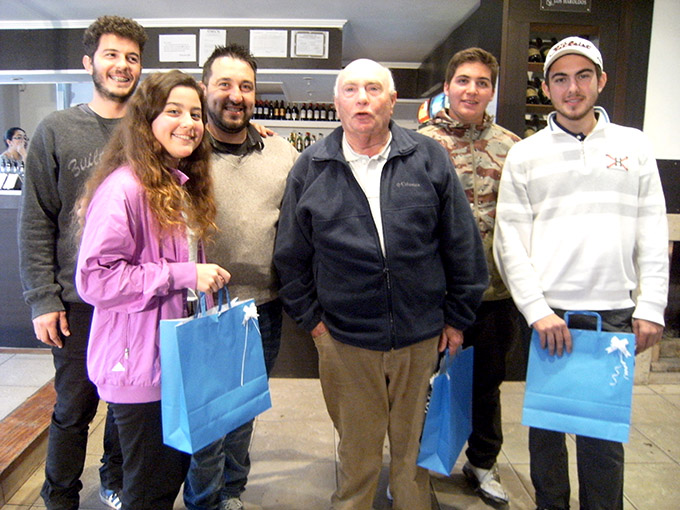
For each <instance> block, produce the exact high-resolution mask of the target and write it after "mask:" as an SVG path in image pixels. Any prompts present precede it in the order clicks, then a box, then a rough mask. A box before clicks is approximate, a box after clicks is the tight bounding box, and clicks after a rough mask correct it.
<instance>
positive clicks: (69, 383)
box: [40, 303, 123, 510]
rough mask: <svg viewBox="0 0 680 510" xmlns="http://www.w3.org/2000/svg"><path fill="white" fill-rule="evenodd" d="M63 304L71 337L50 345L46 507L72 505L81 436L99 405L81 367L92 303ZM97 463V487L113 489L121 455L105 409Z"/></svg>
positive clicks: (60, 509) (70, 508) (69, 509)
mask: <svg viewBox="0 0 680 510" xmlns="http://www.w3.org/2000/svg"><path fill="white" fill-rule="evenodd" d="M66 306H67V319H68V322H69V329H70V330H71V335H70V336H68V337H64V336H62V337H61V339H62V341H63V344H64V346H63V347H62V348H61V349H58V348H56V347H53V348H52V355H53V359H54V368H55V376H54V387H55V390H56V393H57V400H56V403H55V405H54V411H53V413H52V421H51V423H50V428H49V439H48V444H47V458H46V461H45V483H44V484H43V487H42V490H41V492H40V495H41V496H42V498H43V500H44V501H45V506H46V507H47V508H48V510H77V509H78V506H79V501H80V498H79V492H80V490H81V489H82V487H83V484H82V482H81V481H80V477H81V475H82V473H83V466H84V464H85V452H86V449H87V434H88V430H89V426H90V422H92V419H93V418H94V416H95V414H96V412H97V405H98V404H99V396H98V394H97V388H96V387H95V386H94V384H92V382H91V381H90V380H89V379H88V376H87V366H86V357H87V342H88V337H89V334H90V322H91V319H92V307H90V306H88V305H84V304H70V303H67V304H66ZM102 462H103V463H104V465H103V466H102V468H101V469H100V476H101V482H102V485H104V487H106V488H107V489H111V490H115V491H118V490H119V489H120V488H121V487H122V482H123V474H122V456H121V453H120V444H119V441H118V435H117V431H116V429H115V427H113V426H112V416H111V415H110V413H107V420H106V425H105V431H104V456H103V457H102Z"/></svg>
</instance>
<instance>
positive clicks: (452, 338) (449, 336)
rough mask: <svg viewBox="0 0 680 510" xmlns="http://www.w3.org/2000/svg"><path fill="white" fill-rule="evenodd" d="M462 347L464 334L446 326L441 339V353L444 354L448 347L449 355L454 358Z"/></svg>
mask: <svg viewBox="0 0 680 510" xmlns="http://www.w3.org/2000/svg"><path fill="white" fill-rule="evenodd" d="M461 345H463V332H462V331H461V330H459V329H456V328H454V327H453V326H449V325H448V324H445V325H444V330H443V331H442V334H441V336H440V337H439V352H444V351H445V350H446V348H447V347H448V348H449V354H450V355H451V356H453V355H454V354H456V351H457V350H458V348H459V347H460V346H461Z"/></svg>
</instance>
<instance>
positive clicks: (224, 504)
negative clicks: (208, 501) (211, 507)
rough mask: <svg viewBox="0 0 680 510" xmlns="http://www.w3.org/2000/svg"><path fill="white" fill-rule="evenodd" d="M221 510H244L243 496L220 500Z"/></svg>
mask: <svg viewBox="0 0 680 510" xmlns="http://www.w3.org/2000/svg"><path fill="white" fill-rule="evenodd" d="M220 510H243V501H241V498H229V499H223V500H222V501H221V502H220Z"/></svg>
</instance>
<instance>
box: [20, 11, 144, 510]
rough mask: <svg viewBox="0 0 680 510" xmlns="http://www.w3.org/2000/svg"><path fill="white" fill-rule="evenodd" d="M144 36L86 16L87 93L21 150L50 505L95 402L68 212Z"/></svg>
mask: <svg viewBox="0 0 680 510" xmlns="http://www.w3.org/2000/svg"><path fill="white" fill-rule="evenodd" d="M145 42H146V34H145V32H144V29H143V28H142V27H141V25H139V24H138V23H137V22H135V21H133V20H131V19H127V18H121V17H119V16H102V17H100V18H98V19H97V20H96V21H95V22H94V23H92V24H91V25H90V26H89V27H88V28H87V29H86V30H85V34H84V37H83V45H84V48H85V55H84V56H83V67H85V69H86V70H87V72H88V73H89V74H90V75H91V76H92V81H93V82H94V86H95V89H94V94H93V97H92V100H91V101H90V102H89V103H88V104H79V105H77V106H73V107H72V108H68V109H66V110H62V111H57V112H53V113H51V114H50V115H48V116H47V117H46V118H45V119H43V120H42V121H41V123H40V124H39V125H38V127H37V128H36V131H35V135H34V137H33V140H32V141H31V145H30V146H29V149H28V154H27V156H26V180H25V182H24V187H23V193H22V199H21V202H22V206H21V213H20V217H19V252H20V255H19V258H20V271H21V281H22V285H23V287H24V299H25V301H26V303H27V304H28V305H29V306H30V307H31V316H32V318H33V329H34V331H35V336H36V338H37V339H38V340H40V341H41V342H43V343H45V344H46V345H48V346H50V347H51V348H52V353H53V356H54V367H55V378H54V386H55V390H56V392H57V401H56V404H55V406H54V412H53V414H52V422H51V425H50V429H49V442H48V447H47V460H46V464H45V483H44V484H43V488H42V491H41V495H42V498H43V499H44V501H45V506H46V507H47V508H48V509H49V510H76V509H77V508H78V506H79V494H78V493H79V491H80V489H81V488H82V487H83V484H82V482H81V481H80V477H81V475H82V472H83V465H84V462H85V452H86V447H87V432H88V428H89V425H90V422H91V421H92V419H93V418H94V416H95V413H96V411H97V405H98V404H99V396H98V395H97V389H96V388H95V386H94V385H93V384H92V382H91V381H90V380H89V379H88V375H87V370H86V365H85V358H86V353H87V343H88V335H89V329H90V322H91V318H92V307H91V306H90V305H87V304H85V303H83V301H82V300H81V298H80V297H79V296H78V294H77V293H76V289H75V287H74V280H73V275H74V268H75V260H76V252H77V245H76V243H75V238H74V235H73V223H72V221H71V220H72V212H73V208H74V204H75V202H76V199H77V197H78V195H79V193H80V190H81V187H82V185H83V182H84V181H85V180H86V177H87V176H88V174H89V173H90V171H91V170H92V169H93V168H94V167H95V166H96V165H97V164H98V162H99V159H100V157H101V153H102V150H103V148H104V145H106V142H107V141H108V140H109V137H110V135H111V133H112V131H113V129H114V127H115V126H116V125H117V124H118V121H119V120H120V119H121V117H123V115H124V114H125V108H126V104H127V100H128V99H129V98H130V96H131V95H132V93H133V92H134V91H135V88H136V87H137V83H138V82H139V79H140V76H141V72H142V50H143V49H144V44H145ZM115 429H116V427H115V425H114V423H113V419H112V418H111V416H110V414H108V415H107V420H106V427H105V433H104V455H103V457H102V466H101V468H100V478H101V486H100V490H99V496H100V499H101V500H102V502H103V503H104V504H106V505H107V506H108V507H110V508H114V509H118V508H120V506H121V503H120V500H119V498H118V492H119V491H120V489H121V488H122V481H123V480H122V469H121V464H122V456H121V454H120V445H119V443H118V436H117V434H116V432H115Z"/></svg>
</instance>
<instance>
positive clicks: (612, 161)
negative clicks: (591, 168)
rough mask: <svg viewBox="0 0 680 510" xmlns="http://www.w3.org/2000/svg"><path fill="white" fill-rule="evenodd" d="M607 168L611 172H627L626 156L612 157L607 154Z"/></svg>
mask: <svg viewBox="0 0 680 510" xmlns="http://www.w3.org/2000/svg"><path fill="white" fill-rule="evenodd" d="M606 156H607V168H609V169H611V170H623V171H624V172H627V171H628V166H626V165H627V164H628V163H627V161H628V156H612V155H611V154H607V155H606Z"/></svg>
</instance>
